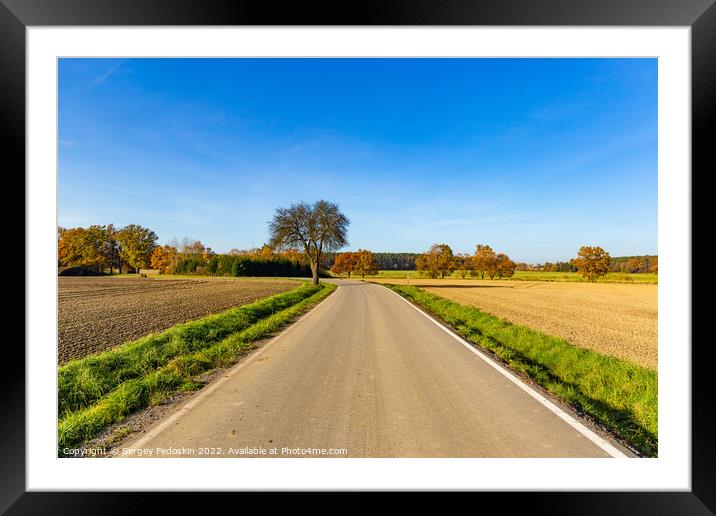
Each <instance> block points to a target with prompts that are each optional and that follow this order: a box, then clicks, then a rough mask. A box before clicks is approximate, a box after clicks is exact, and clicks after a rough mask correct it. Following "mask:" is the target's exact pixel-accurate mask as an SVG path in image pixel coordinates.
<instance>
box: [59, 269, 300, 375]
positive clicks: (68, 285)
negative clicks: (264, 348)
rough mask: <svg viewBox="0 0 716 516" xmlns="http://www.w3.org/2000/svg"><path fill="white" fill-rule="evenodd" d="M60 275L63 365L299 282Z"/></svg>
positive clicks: (60, 350) (289, 287) (60, 353)
mask: <svg viewBox="0 0 716 516" xmlns="http://www.w3.org/2000/svg"><path fill="white" fill-rule="evenodd" d="M58 280H59V290H58V292H59V295H58V334H59V345H58V358H57V359H58V363H59V364H64V363H66V362H67V361H68V360H72V359H74V358H81V357H84V356H86V355H90V354H93V353H97V352H100V351H104V350H106V349H109V348H112V347H114V346H116V345H118V344H121V343H123V342H126V341H128V340H133V339H137V338H139V337H142V336H144V335H147V334H148V333H152V332H156V331H161V330H165V329H167V328H169V327H170V326H174V325H175V324H179V323H182V322H186V321H189V320H192V319H197V318H199V317H203V316H205V315H209V314H212V313H216V312H221V311H224V310H228V309H229V308H232V307H234V306H238V305H243V304H246V303H251V302H252V301H255V300H257V299H259V298H262V297H266V296H271V295H273V294H277V293H279V292H284V291H286V290H290V289H292V288H295V287H297V286H298V285H299V283H298V282H296V281H291V280H284V279H281V280H275V279H244V278H200V279H150V278H136V279H134V278H91V277H90V278H88V277H85V278H77V277H74V278H69V277H67V278H65V277H61V278H58Z"/></svg>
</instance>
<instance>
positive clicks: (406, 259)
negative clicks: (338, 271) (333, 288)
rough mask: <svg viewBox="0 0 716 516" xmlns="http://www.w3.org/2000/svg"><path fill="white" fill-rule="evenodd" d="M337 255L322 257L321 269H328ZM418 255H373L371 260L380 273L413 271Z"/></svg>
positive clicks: (330, 254)
mask: <svg viewBox="0 0 716 516" xmlns="http://www.w3.org/2000/svg"><path fill="white" fill-rule="evenodd" d="M336 254H337V253H326V254H325V255H324V257H323V264H322V265H323V267H324V268H326V269H330V268H331V266H332V265H333V262H334V260H335V259H336ZM418 256H420V253H373V258H375V261H376V262H377V263H378V268H379V269H380V270H382V271H388V270H393V271H414V270H415V260H416V258H417V257H418Z"/></svg>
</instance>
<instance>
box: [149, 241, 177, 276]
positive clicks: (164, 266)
mask: <svg viewBox="0 0 716 516" xmlns="http://www.w3.org/2000/svg"><path fill="white" fill-rule="evenodd" d="M176 261H177V248H176V247H174V246H171V245H163V246H161V247H157V248H156V249H155V250H154V252H153V253H152V256H151V259H150V264H151V267H152V269H155V270H158V271H159V273H160V274H173V273H174V267H176Z"/></svg>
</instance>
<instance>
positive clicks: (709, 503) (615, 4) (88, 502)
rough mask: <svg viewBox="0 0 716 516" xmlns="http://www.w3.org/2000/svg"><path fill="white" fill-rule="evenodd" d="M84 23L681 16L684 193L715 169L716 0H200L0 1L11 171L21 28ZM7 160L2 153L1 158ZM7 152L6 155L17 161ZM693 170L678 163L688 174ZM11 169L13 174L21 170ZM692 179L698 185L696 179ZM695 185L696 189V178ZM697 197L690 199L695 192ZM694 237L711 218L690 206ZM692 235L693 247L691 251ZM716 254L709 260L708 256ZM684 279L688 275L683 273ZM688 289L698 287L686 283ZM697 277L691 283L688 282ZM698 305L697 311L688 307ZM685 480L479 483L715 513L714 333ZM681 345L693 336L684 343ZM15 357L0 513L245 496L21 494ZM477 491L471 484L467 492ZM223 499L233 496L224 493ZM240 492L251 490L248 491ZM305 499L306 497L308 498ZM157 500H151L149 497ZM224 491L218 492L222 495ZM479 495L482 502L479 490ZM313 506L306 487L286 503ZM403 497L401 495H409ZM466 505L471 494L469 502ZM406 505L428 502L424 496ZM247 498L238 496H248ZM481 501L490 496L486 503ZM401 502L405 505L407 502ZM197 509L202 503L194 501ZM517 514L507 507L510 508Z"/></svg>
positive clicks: (357, 501) (699, 358) (187, 507)
mask: <svg viewBox="0 0 716 516" xmlns="http://www.w3.org/2000/svg"><path fill="white" fill-rule="evenodd" d="M65 25H66V26H87V25H98V26H106V25H157V26H165V25H193V26H197V25H431V26H434V25H446V26H452V25H463V26H465V25H514V26H526V25H557V26H689V27H691V37H692V41H691V52H692V53H691V73H692V171H691V184H692V192H693V193H697V192H699V191H701V192H702V193H703V192H704V191H706V190H707V189H705V188H703V186H702V185H703V184H704V182H705V178H706V177H708V174H709V173H713V172H714V171H716V162H715V160H714V158H713V151H712V149H711V148H710V147H713V136H712V134H713V128H714V127H716V116H715V115H716V5H714V0H601V1H597V0H539V1H537V0H490V1H465V0H442V1H438V0H434V1H416V0H413V1H410V0H405V1H397V0H385V1H381V2H375V1H368V0H363V1H361V2H356V1H351V0H348V1H345V2H331V3H325V4H324V3H321V2H312V3H310V4H309V3H305V2H287V3H286V5H277V4H273V3H272V2H268V1H264V2H252V1H242V0H234V1H224V0H215V1H213V2H205V1H204V2H202V1H199V0H185V1H183V2H178V1H176V0H0V120H1V122H2V123H1V126H0V127H1V129H0V130H1V131H2V141H3V142H4V143H5V153H4V155H5V162H6V163H8V162H11V163H14V167H17V168H12V169H10V168H6V169H5V170H6V174H8V175H10V172H11V171H14V170H18V171H19V170H20V169H22V170H23V171H24V167H25V102H26V99H25V77H26V76H25V48H26V32H25V28H26V27H31V26H65ZM8 158H10V160H8ZM13 158H14V159H13ZM688 172H689V171H684V173H688ZM18 175H19V174H18ZM694 186H696V188H694ZM699 187H700V188H699ZM692 198H693V197H692ZM693 207H694V203H693V201H692V221H693V227H692V236H695V235H698V234H699V233H698V231H697V228H700V227H702V226H704V227H706V224H708V220H709V218H708V217H706V216H704V215H702V214H699V213H697V212H695V211H693ZM698 245H699V241H698V240H693V244H692V249H691V253H692V254H691V256H698V252H697V247H698ZM707 263H708V264H709V265H710V264H713V263H714V261H713V260H711V261H710V262H707ZM684 281H690V282H691V278H684ZM691 285H692V293H693V292H694V291H695V290H698V287H697V285H694V283H693V282H692V283H691ZM694 287H697V288H696V289H695V288H694ZM708 308H709V306H708V303H707V302H704V303H703V304H699V303H696V302H695V298H693V300H692V321H698V320H699V319H701V320H705V319H706V317H705V316H706V310H707V309H708ZM697 314H703V316H704V317H701V318H699V317H694V315H697ZM692 340H693V344H692V422H691V423H692V456H691V465H692V490H691V491H690V492H618V493H607V492H584V493H544V492H534V493H502V494H500V493H480V494H479V495H478V496H479V497H480V498H482V499H481V500H480V502H481V503H486V502H489V501H493V502H496V503H498V504H502V505H505V504H508V505H509V507H510V509H515V508H517V507H520V506H521V507H524V509H525V510H529V511H530V512H532V513H534V512H540V513H542V512H548V513H550V514H626V513H629V514H695V515H698V514H714V512H716V447H714V445H713V442H712V438H713V437H714V436H716V418H715V417H714V411H713V407H714V406H716V401H714V394H713V393H714V389H713V388H712V385H711V383H710V374H709V373H710V371H709V368H710V367H711V361H710V360H709V359H708V348H709V344H710V342H709V341H710V339H704V340H702V341H698V340H696V339H695V338H692ZM684 344H685V345H688V344H689V343H684ZM13 360H14V365H13V367H7V368H5V370H4V373H3V382H2V384H3V388H2V389H0V399H1V400H2V403H1V404H0V407H2V409H3V413H2V415H1V416H0V430H1V432H2V434H1V439H0V511H6V513H7V514H120V513H125V512H128V508H130V507H131V508H132V512H138V511H139V512H141V508H142V507H149V505H148V504H147V503H148V502H150V501H158V502H159V503H162V504H167V506H166V507H165V509H167V510H168V509H169V507H168V505H175V506H177V507H181V511H180V512H182V513H184V512H188V511H192V510H194V509H197V510H198V509H199V508H202V509H204V510H205V509H206V508H207V507H208V506H207V505H206V504H207V500H206V498H207V497H211V502H210V503H211V505H212V506H214V507H216V508H217V509H218V507H220V505H219V503H220V502H223V501H226V502H229V503H231V502H232V500H234V499H235V497H237V496H238V497H241V500H242V502H241V503H242V505H243V504H246V503H247V502H248V501H253V500H251V499H252V498H254V497H255V495H254V494H248V493H201V494H198V493H195V494H194V495H193V496H190V495H188V494H183V493H143V494H139V493H121V492H112V493H97V492H93V493H83V492H66V493H60V492H44V493H40V492H26V487H25V474H26V467H25V445H26V443H25V381H26V378H25V367H24V365H25V357H24V353H22V352H21V351H20V350H17V355H16V356H15V357H14V358H13ZM473 495H474V494H473ZM375 496H380V495H376V494H372V493H363V494H359V493H353V494H351V495H350V497H349V499H348V500H347V501H343V502H341V506H340V507H342V508H341V509H340V510H336V512H343V513H355V512H363V511H368V510H372V508H373V507H374V505H375V504H377V503H378V502H377V501H376V500H374V497H375ZM229 497H231V500H227V498H229ZM247 497H248V500H247ZM308 497H311V501H306V500H307V498H308ZM147 498H154V499H155V500H147ZM220 498H221V500H220ZM484 498H487V499H489V500H483V499H484ZM288 502H289V503H290V505H291V506H292V507H293V508H294V510H295V509H298V510H300V507H306V508H309V509H310V510H311V512H315V510H316V509H317V505H316V504H315V502H314V501H312V495H311V494H309V493H297V494H294V495H293V496H291V500H289V501H288ZM405 503H407V502H405ZM469 503H474V502H469ZM409 505H415V506H419V507H422V508H426V500H425V499H424V497H423V495H422V494H420V495H416V496H413V497H411V500H410V502H409ZM244 507H245V505H244ZM485 507H487V505H486V506H485ZM404 508H405V509H408V506H407V505H406V506H404ZM202 512H204V511H202ZM510 512H513V511H510Z"/></svg>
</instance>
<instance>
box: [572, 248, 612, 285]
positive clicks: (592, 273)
mask: <svg viewBox="0 0 716 516" xmlns="http://www.w3.org/2000/svg"><path fill="white" fill-rule="evenodd" d="M609 260H610V258H609V253H607V252H606V251H605V250H604V249H602V248H601V247H590V246H582V247H580V248H579V253H577V257H576V258H575V259H574V260H573V262H574V265H576V267H577V274H579V275H580V276H583V277H585V278H587V279H588V280H589V281H596V280H597V278H599V277H601V276H604V275H605V274H606V273H607V272H609Z"/></svg>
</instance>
